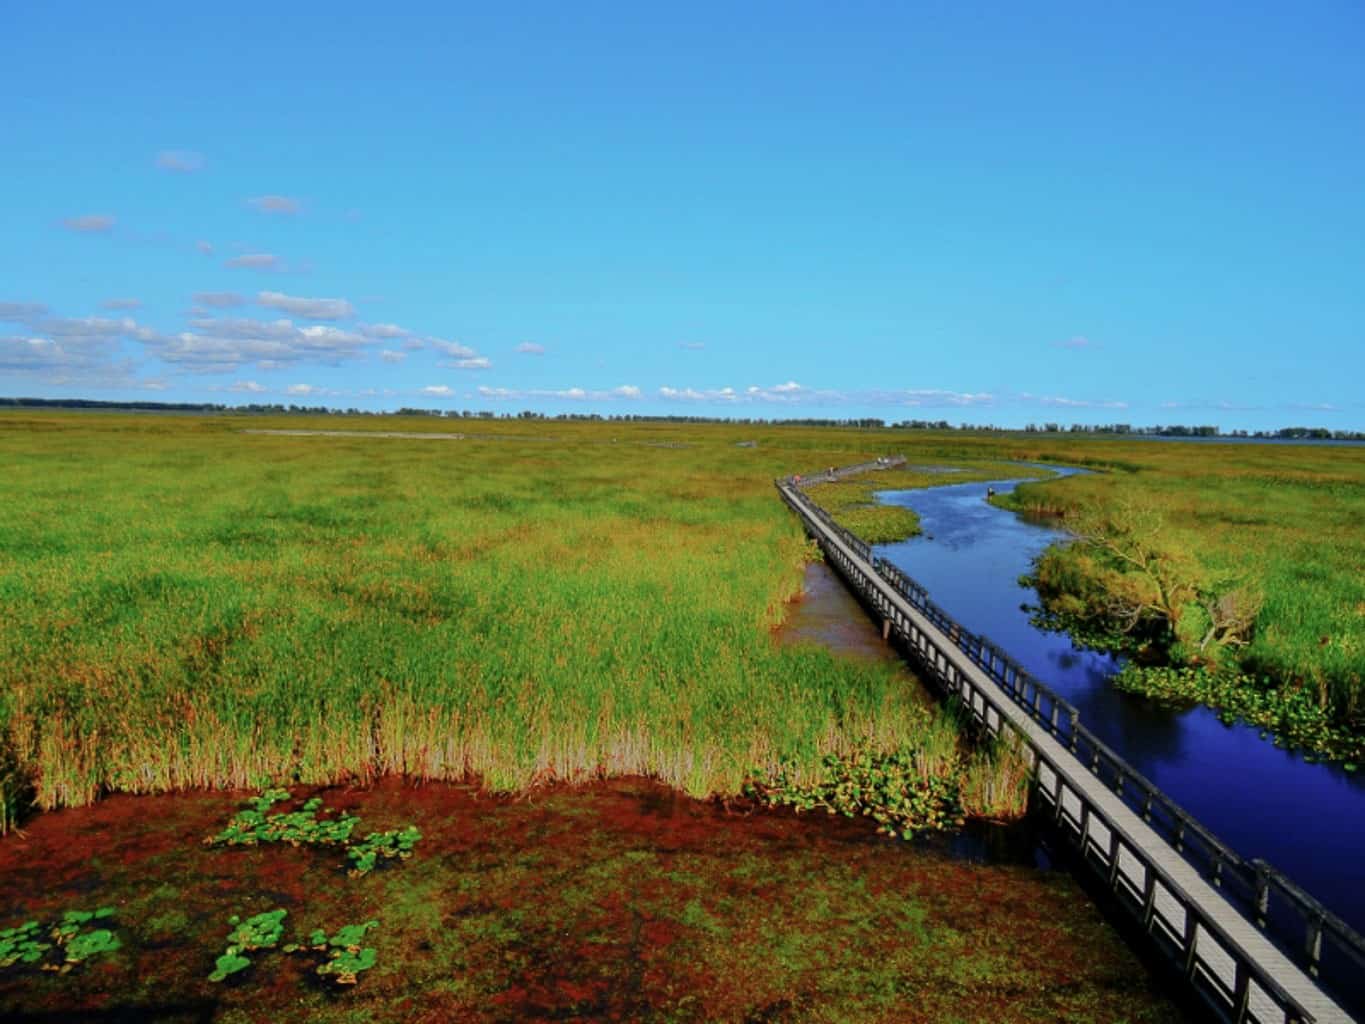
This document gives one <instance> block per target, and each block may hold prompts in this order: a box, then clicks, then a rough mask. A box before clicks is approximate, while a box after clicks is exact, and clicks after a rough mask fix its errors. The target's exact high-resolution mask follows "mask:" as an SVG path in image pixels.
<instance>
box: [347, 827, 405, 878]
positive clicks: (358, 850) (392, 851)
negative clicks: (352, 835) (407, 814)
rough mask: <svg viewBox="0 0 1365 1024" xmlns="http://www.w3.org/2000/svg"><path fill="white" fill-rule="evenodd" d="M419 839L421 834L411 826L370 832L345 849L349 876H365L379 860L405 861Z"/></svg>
mask: <svg viewBox="0 0 1365 1024" xmlns="http://www.w3.org/2000/svg"><path fill="white" fill-rule="evenodd" d="M421 838H422V833H421V832H419V831H417V829H416V827H415V826H413V825H409V826H408V827H407V828H401V829H394V830H392V831H390V832H371V833H370V834H369V835H367V836H366V837H365V838H364V839H362V840H361V841H360V842H358V843H352V844H351V845H349V846H348V847H347V848H346V856H347V858H348V859H349V860H350V861H351V870H350V872H349V873H350V875H351V876H352V877H357V876H359V875H364V874H367V873H369V872H370V871H372V870H374V867H375V865H376V864H377V863H378V862H379V861H381V860H391V859H394V858H397V859H399V860H407V859H408V858H409V857H411V856H412V848H413V847H414V846H416V845H417V841H418V840H419V839H421Z"/></svg>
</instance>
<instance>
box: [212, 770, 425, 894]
mask: <svg viewBox="0 0 1365 1024" xmlns="http://www.w3.org/2000/svg"><path fill="white" fill-rule="evenodd" d="M288 799H290V793H289V791H288V790H287V789H268V790H266V791H265V792H264V793H262V794H261V795H260V796H256V797H252V799H251V800H249V801H248V802H247V806H246V807H244V808H243V809H242V810H240V811H238V812H237V813H236V814H234V815H233V816H232V820H231V821H229V822H228V824H227V826H226V827H225V828H224V829H223V830H222V831H221V832H219V833H218V834H216V835H212V836H208V837H207V838H206V839H205V840H204V845H205V846H255V845H257V844H259V843H288V844H289V845H290V846H340V847H342V848H343V849H344V850H345V851H346V858H347V860H348V861H350V870H349V874H350V875H351V876H352V877H357V876H359V875H365V874H368V873H369V872H371V871H373V870H374V869H375V868H376V867H377V866H378V865H379V864H380V863H381V862H382V861H386V860H407V859H408V858H409V857H411V856H412V850H413V847H414V846H416V845H417V841H418V840H419V839H421V838H422V833H421V832H419V831H418V830H417V829H416V827H414V826H412V825H409V826H407V827H406V828H401V829H394V830H392V831H390V832H371V833H370V834H369V835H367V836H366V837H365V838H364V839H356V840H353V839H352V838H351V837H352V835H353V834H354V833H355V830H356V827H357V826H358V825H359V824H360V819H359V818H357V817H356V816H355V815H353V814H347V813H346V812H344V811H343V812H342V813H341V814H339V815H337V816H336V817H326V816H325V815H326V814H328V812H327V811H326V810H324V808H323V806H322V798H321V797H316V796H315V797H312V798H311V799H309V800H307V801H306V802H305V803H304V804H303V805H302V806H301V807H300V808H299V809H298V810H295V811H283V812H280V813H276V814H271V813H270V809H271V808H272V807H274V806H275V805H276V804H278V803H281V802H283V801H285V800H288Z"/></svg>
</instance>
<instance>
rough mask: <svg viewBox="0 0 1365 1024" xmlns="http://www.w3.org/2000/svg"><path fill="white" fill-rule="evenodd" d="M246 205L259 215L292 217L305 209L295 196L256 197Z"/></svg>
mask: <svg viewBox="0 0 1365 1024" xmlns="http://www.w3.org/2000/svg"><path fill="white" fill-rule="evenodd" d="M246 205H247V206H249V207H251V208H252V209H253V210H256V211H258V212H259V213H275V214H283V215H285V216H288V217H292V216H293V215H294V214H296V213H299V212H300V211H301V210H302V209H303V204H302V203H301V202H299V201H298V200H297V199H295V198H294V197H293V196H274V195H271V196H254V197H252V198H251V199H248V200H247V201H246Z"/></svg>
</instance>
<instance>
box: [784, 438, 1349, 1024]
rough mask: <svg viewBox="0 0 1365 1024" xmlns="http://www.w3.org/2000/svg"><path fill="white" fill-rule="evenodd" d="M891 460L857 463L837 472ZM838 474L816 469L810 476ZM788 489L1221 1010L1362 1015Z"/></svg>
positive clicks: (1299, 1017)
mask: <svg viewBox="0 0 1365 1024" xmlns="http://www.w3.org/2000/svg"><path fill="white" fill-rule="evenodd" d="M884 465H885V464H884V463H870V464H867V465H866V466H865V467H850V468H849V469H848V470H844V471H839V472H838V473H837V475H846V474H847V473H848V472H849V471H856V470H861V469H863V468H869V469H871V468H882V467H883V466H884ZM827 476H828V474H815V475H814V476H813V478H812V479H811V480H810V482H811V483H818V482H820V481H821V479H822V478H825V477H827ZM778 489H779V491H780V492H781V494H782V497H783V499H784V500H785V501H786V503H787V504H788V505H789V506H791V508H792V509H793V510H794V511H796V512H797V513H798V514H799V515H800V516H801V519H802V521H803V522H804V524H805V526H806V529H807V532H809V533H810V534H811V535H812V536H813V537H815V538H816V539H817V541H818V542H819V543H820V545H821V547H822V548H823V549H824V551H825V554H826V557H827V558H828V559H829V560H830V561H831V562H832V563H833V564H834V565H835V567H836V568H837V569H838V570H839V571H840V572H841V573H842V574H843V576H844V577H845V579H846V580H847V581H848V583H849V584H850V586H852V587H853V589H854V590H855V591H857V592H858V593H859V595H860V596H861V597H862V598H863V600H864V601H865V602H867V603H868V604H869V605H870V606H871V607H872V608H873V610H875V611H876V612H877V613H878V614H879V615H881V616H882V617H883V623H884V628H885V629H886V632H887V633H888V634H891V633H894V634H895V635H896V637H897V638H898V639H899V640H901V641H902V642H903V643H905V644H907V645H908V646H909V648H910V649H911V651H912V653H913V654H915V655H916V656H917V660H919V661H920V662H921V663H922V665H923V666H924V667H925V668H926V669H927V670H928V671H929V673H930V674H931V675H933V676H935V677H937V678H936V681H937V682H938V683H939V684H940V685H942V686H944V687H945V688H946V689H947V690H948V691H949V692H951V693H953V694H956V695H958V696H960V697H961V698H962V699H963V702H964V705H965V706H966V707H967V708H969V709H970V711H971V713H972V714H973V716H974V717H975V718H976V719H977V721H978V722H979V723H980V724H981V725H982V726H983V727H984V728H986V729H987V730H988V731H990V732H992V733H994V734H999V733H1000V732H1001V730H1002V729H1003V728H1006V727H1007V728H1008V729H1009V730H1010V731H1011V732H1012V733H1014V734H1015V735H1017V736H1019V737H1020V738H1022V740H1023V742H1024V743H1025V744H1026V745H1027V748H1028V750H1029V752H1030V755H1031V759H1032V761H1033V765H1034V769H1035V776H1036V790H1035V792H1036V795H1037V798H1038V799H1039V800H1041V801H1042V802H1043V804H1044V806H1045V807H1046V809H1047V810H1048V812H1049V813H1050V814H1051V815H1052V816H1053V818H1054V820H1055V821H1056V823H1057V825H1058V827H1059V829H1061V831H1062V833H1063V835H1064V836H1065V837H1066V838H1067V839H1068V840H1069V841H1070V842H1071V843H1072V845H1073V846H1075V847H1077V848H1078V849H1079V851H1080V853H1081V856H1082V858H1083V859H1084V860H1085V862H1086V863H1087V864H1088V865H1089V866H1090V867H1091V868H1092V869H1094V870H1096V871H1097V872H1098V873H1099V874H1100V875H1101V877H1102V878H1104V880H1105V882H1106V884H1107V885H1108V886H1109V888H1110V889H1111V890H1112V891H1113V892H1114V893H1115V895H1116V897H1117V898H1118V900H1119V902H1120V903H1121V904H1122V905H1123V906H1125V907H1126V908H1127V909H1128V910H1129V911H1130V912H1131V913H1132V914H1133V915H1134V916H1135V917H1136V918H1137V919H1138V920H1139V921H1140V922H1141V924H1142V926H1143V928H1144V929H1145V930H1146V932H1147V934H1148V935H1149V936H1150V937H1151V938H1152V940H1153V941H1154V942H1155V943H1156V945H1157V946H1158V947H1159V948H1160V949H1161V950H1162V951H1163V952H1164V953H1166V954H1167V955H1168V956H1170V957H1171V958H1172V959H1173V960H1174V961H1175V962H1176V964H1177V965H1178V966H1179V967H1180V968H1181V970H1182V971H1183V973H1184V976H1185V978H1186V979H1187V980H1188V981H1189V982H1190V984H1192V985H1193V986H1194V988H1195V990H1196V991H1197V992H1198V994H1199V995H1200V996H1201V997H1202V998H1203V1000H1204V1001H1205V1003H1206V1004H1207V1005H1208V1007H1209V1009H1210V1010H1211V1011H1213V1012H1214V1013H1215V1014H1216V1015H1217V1016H1218V1017H1220V1018H1222V1019H1224V1020H1230V1021H1236V1022H1239V1024H1240V1022H1243V1021H1255V1022H1257V1024H1271V1022H1276V1024H1297V1022H1303V1024H1308V1022H1320V1024H1337V1022H1350V1021H1351V1020H1352V1019H1353V1018H1352V1017H1351V1016H1350V1015H1349V1014H1348V1013H1347V1012H1346V1011H1345V1010H1344V1009H1342V1007H1341V1006H1339V1005H1338V1004H1337V1003H1336V1002H1335V1001H1334V1000H1333V999H1331V998H1330V997H1329V996H1328V995H1327V994H1326V993H1325V992H1324V991H1323V990H1322V988H1321V987H1320V986H1319V985H1318V984H1317V983H1316V982H1315V981H1314V979H1313V978H1312V977H1310V976H1309V975H1308V974H1307V973H1306V972H1305V971H1303V970H1302V969H1300V968H1299V967H1298V966H1297V965H1296V964H1294V963H1293V962H1292V961H1291V960H1289V958H1288V957H1286V956H1285V955H1284V954H1283V953H1281V952H1280V950H1279V949H1277V948H1276V947H1275V946H1274V945H1273V944H1272V943H1271V942H1270V940H1269V939H1268V938H1267V937H1266V936H1265V935H1264V934H1263V933H1262V932H1261V931H1260V930H1259V929H1258V928H1257V927H1256V926H1255V925H1254V924H1253V923H1252V922H1251V921H1249V920H1248V919H1247V918H1246V917H1244V916H1243V915H1242V913H1241V912H1239V911H1238V910H1237V908H1236V907H1234V906H1233V905H1232V904H1231V903H1229V902H1228V900H1227V899H1226V898H1225V897H1224V896H1223V895H1222V894H1221V893H1220V892H1219V891H1218V890H1217V889H1215V888H1214V887H1213V886H1212V885H1210V884H1209V883H1208V882H1207V881H1205V880H1204V878H1203V877H1201V876H1200V873H1199V872H1198V871H1197V870H1196V869H1195V868H1194V867H1193V866H1192V865H1191V864H1190V863H1189V862H1188V861H1187V860H1186V859H1185V857H1184V856H1182V854H1181V853H1180V852H1179V851H1177V850H1176V849H1175V848H1174V847H1173V846H1171V844H1170V843H1169V842H1168V841H1167V840H1166V839H1165V838H1164V837H1163V836H1161V835H1160V834H1159V833H1157V832H1156V831H1155V830H1154V829H1153V828H1152V827H1151V826H1150V825H1149V824H1148V823H1147V822H1146V821H1144V820H1143V817H1142V816H1141V815H1139V814H1138V813H1137V812H1136V811H1135V810H1133V809H1132V808H1131V807H1129V806H1128V805H1127V804H1126V803H1125V802H1124V801H1123V799H1122V798H1121V797H1120V796H1119V795H1117V794H1116V793H1115V792H1114V790H1113V789H1112V788H1110V786H1109V785H1107V784H1106V783H1105V782H1104V781H1103V780H1102V779H1100V778H1099V777H1098V776H1097V775H1096V774H1094V773H1093V772H1092V771H1091V770H1090V769H1089V768H1088V767H1087V766H1086V765H1085V764H1083V763H1082V762H1081V761H1080V760H1078V759H1077V758H1076V756H1075V755H1074V754H1073V753H1072V751H1071V750H1070V749H1068V747H1067V746H1065V745H1064V744H1063V743H1062V742H1060V741H1059V739H1058V736H1057V715H1056V709H1055V707H1054V710H1053V715H1052V725H1051V728H1049V727H1048V726H1047V725H1046V723H1045V722H1043V721H1039V720H1038V717H1037V716H1036V713H1035V715H1030V714H1029V712H1028V710H1027V709H1026V708H1025V707H1024V706H1021V705H1020V704H1019V703H1017V702H1016V701H1015V700H1013V699H1011V697H1010V696H1009V695H1008V694H1006V693H1005V691H1004V690H1003V689H1002V688H1001V687H1000V686H999V685H998V684H997V682H996V680H994V679H993V678H992V677H991V676H990V674H988V673H987V672H986V671H984V670H983V669H982V668H981V667H980V666H978V665H977V664H975V663H974V662H973V661H972V659H971V658H970V657H968V656H967V655H966V653H965V652H963V651H962V650H961V649H960V648H959V647H958V645H957V643H955V640H954V638H953V637H950V636H949V635H948V633H946V632H945V631H944V630H943V629H940V627H939V625H936V624H935V623H934V622H932V621H930V619H929V618H928V617H926V616H925V615H924V614H922V613H921V611H920V609H918V608H916V607H915V605H914V604H913V603H912V602H911V601H909V600H907V599H906V598H905V597H904V596H903V595H902V594H901V593H900V592H898V590H897V588H896V586H895V585H894V584H893V583H892V582H891V581H889V580H888V579H886V578H885V577H884V576H883V575H882V573H881V572H879V571H878V568H877V567H876V566H875V565H874V564H873V559H872V557H871V551H870V548H869V547H868V546H867V545H866V544H865V543H862V542H858V541H856V539H853V538H850V539H846V538H845V537H844V536H841V532H842V531H841V530H839V529H838V528H837V527H834V526H832V525H831V524H830V523H829V522H827V519H828V517H827V515H824V514H823V512H822V510H820V509H819V508H818V506H816V505H815V504H814V503H813V502H812V501H811V500H810V499H809V498H807V497H806V495H805V494H803V493H802V492H801V490H800V489H799V487H798V486H796V485H795V484H794V483H793V482H792V481H791V480H786V481H779V482H778ZM1035 712H1036V698H1035Z"/></svg>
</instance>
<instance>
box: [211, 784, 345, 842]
mask: <svg viewBox="0 0 1365 1024" xmlns="http://www.w3.org/2000/svg"><path fill="white" fill-rule="evenodd" d="M289 795H290V794H289V791H288V790H287V789H270V790H267V791H266V792H264V793H262V794H261V795H260V796H257V797H253V798H252V799H251V800H250V801H249V802H248V805H247V807H246V808H245V809H243V810H240V811H238V812H237V813H236V814H235V815H233V817H232V820H231V821H229V822H228V824H227V827H226V828H224V829H223V830H222V831H221V832H219V833H218V834H216V835H212V836H208V837H207V838H205V840H204V845H206V846H255V845H256V844H257V843H288V844H289V845H290V846H336V845H342V844H345V843H346V842H347V840H349V839H350V838H351V833H352V832H353V831H355V827H356V824H357V822H358V821H359V819H358V818H356V817H354V816H352V815H350V814H346V813H345V812H342V813H341V814H340V815H339V816H338V817H336V818H323V817H320V816H319V812H320V811H321V810H322V798H321V797H313V798H311V799H310V800H308V801H306V802H305V803H304V805H303V806H302V807H301V808H299V809H298V810H296V811H289V812H285V813H281V814H268V813H267V811H269V809H270V808H271V807H273V806H274V805H275V804H277V803H279V802H280V801H282V800H287V799H289Z"/></svg>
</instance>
